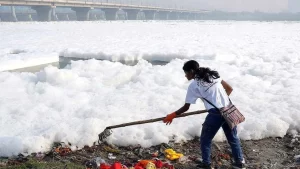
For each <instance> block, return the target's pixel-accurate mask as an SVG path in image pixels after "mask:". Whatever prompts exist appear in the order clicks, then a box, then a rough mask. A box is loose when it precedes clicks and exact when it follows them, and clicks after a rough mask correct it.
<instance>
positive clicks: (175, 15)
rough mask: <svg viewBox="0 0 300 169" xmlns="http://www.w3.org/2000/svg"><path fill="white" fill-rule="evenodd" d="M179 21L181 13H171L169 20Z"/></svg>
mask: <svg viewBox="0 0 300 169" xmlns="http://www.w3.org/2000/svg"><path fill="white" fill-rule="evenodd" d="M178 19H179V13H178V12H173V11H171V12H170V14H169V20H178Z"/></svg>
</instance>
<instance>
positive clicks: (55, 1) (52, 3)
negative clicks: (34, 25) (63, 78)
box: [0, 0, 207, 21]
mask: <svg viewBox="0 0 300 169" xmlns="http://www.w3.org/2000/svg"><path fill="white" fill-rule="evenodd" d="M0 6H11V17H12V18H13V20H14V21H17V20H18V18H17V16H16V11H15V9H14V6H29V7H31V9H33V10H35V11H36V14H37V18H38V21H51V20H55V17H56V16H55V8H57V7H68V8H71V9H72V10H73V11H75V13H76V19H77V20H79V21H87V20H90V11H92V10H95V9H99V10H101V11H103V12H104V13H105V19H106V20H115V19H116V16H117V14H118V12H120V11H123V12H124V13H125V14H126V17H125V18H126V19H128V20H136V19H138V17H137V16H138V15H139V14H140V13H142V14H143V15H144V19H146V20H153V19H160V20H182V19H193V20H194V19H199V18H200V17H199V16H200V15H201V14H202V13H204V12H207V11H205V10H191V9H178V8H165V7H158V6H149V5H133V4H121V3H108V1H107V0H106V2H102V1H101V2H97V1H96V2H95V1H86V0H85V1H80V0H0ZM158 16H159V17H158Z"/></svg>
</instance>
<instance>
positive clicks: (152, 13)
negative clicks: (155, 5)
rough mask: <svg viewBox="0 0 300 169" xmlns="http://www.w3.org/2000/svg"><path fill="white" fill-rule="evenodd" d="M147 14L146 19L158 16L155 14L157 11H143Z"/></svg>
mask: <svg viewBox="0 0 300 169" xmlns="http://www.w3.org/2000/svg"><path fill="white" fill-rule="evenodd" d="M143 12H144V14H145V19H146V20H153V19H155V18H156V17H157V15H156V16H155V14H156V13H157V12H156V11H143Z"/></svg>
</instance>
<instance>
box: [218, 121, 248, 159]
mask: <svg viewBox="0 0 300 169" xmlns="http://www.w3.org/2000/svg"><path fill="white" fill-rule="evenodd" d="M222 128H223V130H224V133H225V135H226V138H227V141H228V143H229V144H230V147H231V149H232V155H233V157H234V160H235V162H236V163H242V161H243V152H242V148H241V143H240V139H239V138H238V136H237V130H236V127H234V128H233V129H232V130H231V128H230V127H229V126H228V124H227V123H224V124H223V125H222Z"/></svg>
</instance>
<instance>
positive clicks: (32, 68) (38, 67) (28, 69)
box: [6, 62, 59, 73]
mask: <svg viewBox="0 0 300 169" xmlns="http://www.w3.org/2000/svg"><path fill="white" fill-rule="evenodd" d="M49 65H51V66H55V67H59V62H50V63H45V64H40V65H35V66H29V67H23V68H18V69H12V70H6V71H7V72H20V73H21V72H31V73H36V72H39V71H40V70H42V69H44V68H45V67H47V66H49Z"/></svg>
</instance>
